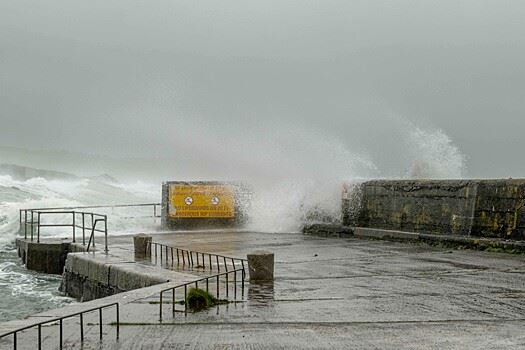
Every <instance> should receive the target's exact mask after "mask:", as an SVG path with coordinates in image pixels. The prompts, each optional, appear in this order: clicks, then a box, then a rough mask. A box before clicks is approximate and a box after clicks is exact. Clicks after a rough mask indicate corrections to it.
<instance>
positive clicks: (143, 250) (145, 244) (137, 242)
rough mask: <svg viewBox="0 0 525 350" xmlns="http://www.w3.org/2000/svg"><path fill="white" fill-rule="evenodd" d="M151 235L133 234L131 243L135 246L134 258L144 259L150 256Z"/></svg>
mask: <svg viewBox="0 0 525 350" xmlns="http://www.w3.org/2000/svg"><path fill="white" fill-rule="evenodd" d="M151 242H152V237H151V236H150V235H146V234H143V233H142V234H138V235H135V236H133V245H134V247H135V258H137V259H144V258H146V257H149V256H151Z"/></svg>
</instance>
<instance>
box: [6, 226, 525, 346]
mask: <svg viewBox="0 0 525 350" xmlns="http://www.w3.org/2000/svg"><path fill="white" fill-rule="evenodd" d="M117 240H122V241H123V242H124V241H125V242H128V244H129V245H131V240H130V238H129V237H119V238H117ZM154 241H156V242H161V243H166V244H169V245H174V246H184V247H188V248H193V249H195V250H200V251H211V250H212V249H211V248H213V247H215V250H214V252H216V253H218V254H223V255H230V256H238V257H242V256H244V255H246V254H247V253H249V252H252V251H254V250H269V251H272V252H274V253H275V257H276V260H275V281H274V282H273V283H272V284H271V286H268V285H264V284H263V285H258V284H257V285H255V284H248V285H247V286H246V289H247V293H246V295H247V298H248V299H247V300H246V302H243V303H234V304H227V305H220V306H218V307H216V308H213V309H210V310H207V311H203V312H198V313H194V314H192V313H189V314H188V315H186V316H185V315H184V313H181V312H177V313H175V314H174V315H172V314H171V313H170V312H169V310H170V307H171V305H170V304H166V305H165V306H164V310H165V311H166V314H165V318H164V320H163V322H162V323H161V322H159V320H158V309H159V304H158V300H159V299H158V293H157V294H156V295H155V296H152V297H151V298H150V297H147V294H144V293H143V291H144V290H143V289H139V290H136V291H132V292H126V293H124V294H122V298H120V297H119V295H114V296H112V297H109V298H105V299H101V300H97V301H93V302H96V303H99V302H101V303H102V302H103V303H109V302H111V301H115V300H121V302H122V307H121V321H122V324H121V337H120V340H119V342H115V341H114V334H115V327H112V326H111V325H109V323H110V322H113V321H114V316H113V314H112V313H111V311H110V312H108V316H106V313H105V314H104V315H105V316H104V317H105V319H104V323H105V327H104V340H103V342H99V339H98V324H97V317H98V315H97V313H96V312H95V313H93V314H92V315H91V316H90V317H91V318H88V317H86V319H85V323H86V325H88V324H90V325H88V326H87V327H88V330H87V331H86V334H85V336H86V343H85V344H84V346H83V348H84V349H86V350H87V349H98V350H101V349H103V350H109V349H112V350H116V349H136V350H138V349H151V350H153V349H225V348H228V349H229V348H233V349H410V350H413V349H418V350H419V349H424V350H427V349H428V350H435V349H440V350H441V349H443V350H452V349H454V350H463V349H484V350H496V349H498V350H499V349H512V350H514V349H525V333H524V332H523V327H525V318H524V316H523V315H524V310H525V279H524V278H523V276H524V272H525V270H524V266H525V265H524V263H525V258H524V257H523V256H516V255H508V254H498V253H487V252H478V251H469V250H454V251H451V250H448V249H442V248H435V247H428V246H419V245H407V244H401V243H396V242H388V241H378V240H363V239H356V238H349V239H333V238H319V237H315V236H305V235H302V234H269V233H249V232H196V233H189V232H184V233H177V234H174V235H159V236H155V237H154ZM131 249H132V247H130V250H131ZM155 288H158V290H160V289H161V288H165V285H158V286H152V287H148V289H149V290H150V291H151V290H152V289H155ZM158 290H157V291H158ZM132 294H134V295H135V296H133V295H132ZM180 297H181V296H180V295H179V296H178V297H177V298H180ZM179 300H180V299H179ZM155 302H156V303H155ZM91 306H92V304H89V303H88V304H77V305H71V306H68V310H69V312H72V310H75V308H76V309H82V308H89V307H91ZM179 308H180V307H179ZM61 312H62V314H64V313H65V312H66V311H64V309H59V310H53V311H48V312H47V313H45V314H42V315H38V317H33V318H31V319H30V320H28V321H33V322H35V320H42V319H44V318H45V317H51V316H56V315H57V314H60V313H61ZM70 322H72V323H69V326H68V328H67V331H66V333H65V334H66V335H65V336H66V339H67V342H68V347H65V348H78V347H79V344H78V339H79V335H78V318H75V319H72V320H71V321H70ZM11 324H12V323H11ZM11 327H12V326H11ZM4 329H5V330H8V329H12V328H8V325H6V326H5V327H4V326H2V325H0V330H4ZM35 332H36V331H35V330H31V331H28V333H27V334H26V335H25V336H24V337H20V338H19V342H20V343H19V345H20V346H21V348H31V346H32V347H33V348H34V339H35ZM57 332H58V330H57V326H54V327H45V328H44V337H45V344H44V346H43V348H44V349H55V348H57V346H56V340H57V334H58V333H57ZM22 342H24V343H23V344H22ZM9 345H10V344H9V341H7V342H6V343H5V347H6V348H10V347H9ZM22 345H26V347H23V346H22ZM28 345H29V346H28ZM1 346H4V343H2V344H1V345H0V347H1ZM75 346H76V347H75Z"/></svg>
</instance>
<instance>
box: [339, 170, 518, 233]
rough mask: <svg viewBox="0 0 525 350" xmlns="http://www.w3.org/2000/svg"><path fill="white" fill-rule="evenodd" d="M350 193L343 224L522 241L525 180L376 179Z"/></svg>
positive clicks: (347, 198)
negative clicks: (354, 193) (357, 207)
mask: <svg viewBox="0 0 525 350" xmlns="http://www.w3.org/2000/svg"><path fill="white" fill-rule="evenodd" d="M354 191H356V193H358V195H359V197H360V198H359V200H356V198H355V196H352V195H350V194H346V195H345V196H344V198H343V210H344V215H343V219H344V222H343V224H344V225H348V226H360V227H371V228H382V229H389V230H400V231H412V232H423V233H434V234H455V235H466V236H477V237H493V238H502V239H517V240H523V239H525V180H395V181H393V180H378V181H369V182H365V183H363V184H362V185H361V186H358V187H354ZM355 203H359V209H358V210H357V212H356V209H355Z"/></svg>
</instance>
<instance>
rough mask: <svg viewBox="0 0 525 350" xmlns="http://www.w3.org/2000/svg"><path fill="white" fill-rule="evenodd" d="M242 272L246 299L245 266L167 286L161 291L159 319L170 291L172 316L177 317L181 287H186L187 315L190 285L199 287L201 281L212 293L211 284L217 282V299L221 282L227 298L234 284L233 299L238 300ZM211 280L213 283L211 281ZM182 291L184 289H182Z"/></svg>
mask: <svg viewBox="0 0 525 350" xmlns="http://www.w3.org/2000/svg"><path fill="white" fill-rule="evenodd" d="M238 274H240V275H241V278H240V280H241V287H240V289H241V300H244V282H245V279H246V272H245V271H244V268H241V269H236V270H230V271H227V272H223V273H219V274H216V275H213V276H208V277H204V278H201V279H198V280H196V281H192V282H188V283H184V284H181V285H177V286H175V287H171V288H166V289H163V290H162V291H160V300H159V320H160V321H161V322H162V316H163V313H162V312H163V306H164V298H163V297H164V294H165V293H169V292H171V301H170V303H171V312H172V316H173V317H175V312H176V308H175V306H176V304H177V302H176V290H180V289H184V299H183V304H184V315H185V316H186V315H187V313H188V287H193V286H194V287H195V288H196V289H198V288H199V283H200V284H201V285H203V284H204V285H205V288H206V292H207V293H210V291H211V290H210V284H213V283H215V288H214V289H215V295H214V297H215V298H216V299H217V300H220V297H221V295H220V290H221V283H222V285H223V287H224V291H225V292H224V293H225V296H226V299H227V300H229V297H230V285H232V284H233V300H234V301H237V300H238V299H237V289H238V288H239V287H238V286H237V282H238V279H237V275H238ZM230 278H233V281H231V282H230ZM210 282H211V283H210ZM181 293H182V291H181Z"/></svg>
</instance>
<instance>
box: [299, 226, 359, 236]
mask: <svg viewBox="0 0 525 350" xmlns="http://www.w3.org/2000/svg"><path fill="white" fill-rule="evenodd" d="M303 233H304V234H306V235H312V236H319V237H351V236H352V235H353V234H354V231H353V229H352V228H351V227H349V226H342V225H335V224H312V225H307V226H305V227H304V228H303Z"/></svg>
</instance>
